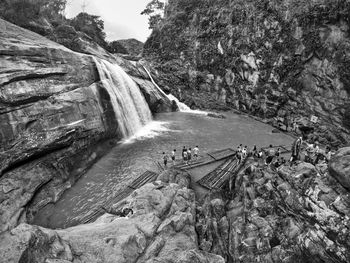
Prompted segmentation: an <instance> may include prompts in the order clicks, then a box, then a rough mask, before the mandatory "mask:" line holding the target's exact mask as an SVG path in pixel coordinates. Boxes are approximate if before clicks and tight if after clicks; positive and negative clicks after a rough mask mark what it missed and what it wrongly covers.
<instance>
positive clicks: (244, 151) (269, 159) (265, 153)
mask: <svg viewBox="0 0 350 263" xmlns="http://www.w3.org/2000/svg"><path fill="white" fill-rule="evenodd" d="M280 155H281V149H280V148H279V147H278V148H277V149H275V147H273V146H272V145H270V146H269V148H267V149H266V150H263V149H262V148H260V150H258V148H257V147H256V145H254V147H253V149H252V150H251V151H249V149H248V147H247V146H244V147H243V146H242V144H240V145H239V146H238V147H237V158H238V160H239V161H240V162H241V161H242V160H243V159H245V158H246V157H248V156H252V157H254V158H258V159H262V158H263V157H266V158H265V162H264V163H265V165H270V164H273V165H274V166H275V167H279V166H280V165H282V164H285V163H286V162H287V161H286V159H285V158H284V157H283V156H280Z"/></svg>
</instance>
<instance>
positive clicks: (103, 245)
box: [0, 182, 224, 263]
mask: <svg viewBox="0 0 350 263" xmlns="http://www.w3.org/2000/svg"><path fill="white" fill-rule="evenodd" d="M115 207H119V208H126V207H127V208H129V209H132V210H133V214H132V215H131V216H130V215H129V217H119V216H116V215H111V214H105V215H103V216H102V217H100V218H99V219H98V220H97V221H96V222H95V223H91V224H86V225H80V226H76V227H71V228H68V229H63V230H50V229H45V228H41V227H37V226H30V225H27V224H21V225H19V226H18V227H17V228H15V229H13V230H12V231H11V232H8V233H6V234H3V235H2V236H1V238H0V258H1V259H2V260H3V262H11V263H15V262H62V263H63V262H106V263H108V262H111V263H112V262H118V263H123V262H125V263H126V262H140V263H141V262H149V263H150V262H158V263H159V262H162V263H167V262H207V263H223V262H224V260H223V258H222V257H220V256H217V255H214V254H210V253H207V252H203V251H200V250H199V248H198V245H197V234H196V232H195V227H194V222H195V221H194V220H195V209H194V207H195V199H194V193H193V192H192V190H189V189H188V188H182V187H180V186H179V185H177V184H164V183H160V182H158V183H154V184H147V185H145V186H143V187H142V188H140V189H138V190H136V191H135V192H134V193H133V194H132V195H131V196H130V197H129V198H127V199H126V200H124V201H122V203H119V204H116V206H115Z"/></svg>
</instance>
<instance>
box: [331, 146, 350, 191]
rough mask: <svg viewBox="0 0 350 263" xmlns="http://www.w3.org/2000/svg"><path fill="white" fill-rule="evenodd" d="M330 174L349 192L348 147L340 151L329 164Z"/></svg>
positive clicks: (349, 166)
mask: <svg viewBox="0 0 350 263" xmlns="http://www.w3.org/2000/svg"><path fill="white" fill-rule="evenodd" d="M329 172H330V174H331V175H332V176H333V177H334V178H336V179H337V180H338V181H339V183H341V184H342V185H343V186H344V187H346V188H347V189H349V190H350V147H347V148H342V149H340V150H339V151H338V152H337V153H336V154H335V155H334V156H333V157H332V159H331V162H330V164H329Z"/></svg>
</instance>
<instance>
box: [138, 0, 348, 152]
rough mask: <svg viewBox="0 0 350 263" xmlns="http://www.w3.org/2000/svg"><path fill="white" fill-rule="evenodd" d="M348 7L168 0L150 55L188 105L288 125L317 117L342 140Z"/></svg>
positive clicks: (323, 131) (332, 137) (322, 129)
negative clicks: (297, 119) (276, 119)
mask: <svg viewBox="0 0 350 263" xmlns="http://www.w3.org/2000/svg"><path fill="white" fill-rule="evenodd" d="M349 10H350V1H349V0H345V1H343V0H332V1H324V0H316V1H311V2H310V1H307V0H301V1H300V0H283V1H277V0H264V1H257V0H249V1H240V0H233V1H226V0H219V1H215V2H213V1H208V0H200V1H194V0H191V1H183V0H169V1H168V6H167V7H166V9H165V18H164V20H163V22H162V23H161V24H160V25H159V27H158V28H156V29H154V30H153V33H152V35H151V36H150V38H149V39H148V40H147V42H146V43H145V46H144V55H145V56H146V57H147V58H148V59H149V60H150V61H153V62H154V67H155V68H156V69H157V70H158V71H159V76H158V78H159V80H158V82H159V83H160V84H162V85H163V86H169V87H170V88H171V92H172V93H174V94H175V95H177V97H178V98H179V99H180V100H182V101H185V103H186V104H187V105H190V106H192V107H198V108H205V107H209V108H216V109H225V108H232V107H233V108H236V109H239V110H241V111H245V112H248V113H251V114H254V115H256V116H260V117H263V118H273V117H279V118H281V120H282V122H285V123H288V122H292V121H293V120H294V118H295V117H306V118H307V119H308V120H310V116H311V115H314V116H316V117H318V118H319V119H318V124H317V125H316V127H315V128H316V129H317V130H318V131H319V133H320V137H323V138H326V139H327V140H328V141H329V142H331V143H333V144H335V145H337V144H340V143H345V142H346V141H348V140H349V128H350V125H349V120H350V116H349V93H350V89H349V87H350V75H349V70H348V68H349V67H350V37H349V28H350V24H349V19H348V17H349V15H348V14H349ZM174 35H175V36H176V37H174ZM314 126H315V125H314Z"/></svg>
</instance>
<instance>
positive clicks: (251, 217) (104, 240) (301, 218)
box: [0, 148, 350, 263]
mask: <svg viewBox="0 0 350 263" xmlns="http://www.w3.org/2000/svg"><path fill="white" fill-rule="evenodd" d="M349 152H350V148H343V149H341V150H339V152H338V153H337V154H336V155H335V156H334V157H333V158H332V160H331V161H330V164H329V167H330V169H328V166H327V165H326V164H322V165H316V166H314V165H312V164H309V163H305V162H301V161H298V162H297V163H296V164H295V165H293V166H290V165H289V164H288V165H282V166H280V167H279V168H277V169H275V168H273V167H271V166H265V165H264V164H262V163H261V162H259V161H257V160H254V159H253V158H248V161H247V164H246V165H245V167H244V168H243V169H242V170H241V171H240V172H239V173H238V174H237V176H236V177H235V178H231V182H227V185H226V187H224V190H221V191H212V192H210V193H209V194H208V195H207V196H206V197H205V198H204V199H203V200H196V197H195V192H194V191H193V190H191V189H190V188H189V186H190V182H191V177H190V175H189V174H187V173H186V172H181V171H177V170H167V171H164V172H163V173H161V174H159V176H158V179H157V180H156V181H155V182H154V183H149V184H146V185H144V186H143V187H141V188H140V189H137V190H135V191H134V192H133V193H132V194H131V195H130V196H129V197H127V198H126V199H124V200H122V201H120V202H119V203H117V204H114V205H113V206H112V208H111V209H110V211H109V212H110V213H106V214H104V215H103V216H101V217H99V218H98V219H97V220H96V221H95V222H93V223H90V224H84V225H79V226H75V227H71V228H68V229H59V230H50V229H45V228H42V227H38V226H32V225H28V224H20V225H19V226H18V227H16V228H14V229H12V230H11V231H7V232H6V233H3V234H2V235H1V239H0V248H1V249H0V255H1V258H2V259H3V260H5V261H4V262H56V263H57V262H61V263H63V262H65V263H66V262H118V263H119V262H148V263H150V262H158V263H159V262H164V263H165V262H208V263H209V262H213V263H214V262H237V261H239V262H349V259H350V243H349V240H350V229H349V226H350V202H349V185H348V184H347V182H348V180H349V163H350V162H347V160H348V158H349V156H350V155H349ZM340 164H342V165H340ZM328 170H330V172H329V171H328ZM229 185H231V190H230V189H229ZM125 208H128V209H131V210H132V211H133V213H132V214H129V215H128V216H127V217H121V216H118V215H116V214H118V211H122V210H123V209H125Z"/></svg>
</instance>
